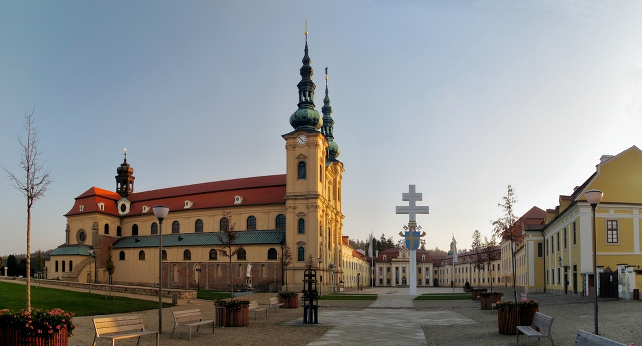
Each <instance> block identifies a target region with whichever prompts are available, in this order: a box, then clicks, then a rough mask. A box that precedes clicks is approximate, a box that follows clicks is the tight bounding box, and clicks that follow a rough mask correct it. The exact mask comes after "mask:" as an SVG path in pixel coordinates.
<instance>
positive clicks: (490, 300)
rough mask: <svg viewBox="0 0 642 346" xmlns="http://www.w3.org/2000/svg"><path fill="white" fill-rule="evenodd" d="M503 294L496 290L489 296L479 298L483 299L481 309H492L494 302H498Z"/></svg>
mask: <svg viewBox="0 0 642 346" xmlns="http://www.w3.org/2000/svg"><path fill="white" fill-rule="evenodd" d="M503 295H504V294H503V293H499V292H495V293H492V294H491V295H490V296H488V297H483V296H480V297H479V300H480V301H481V309H482V310H492V309H493V304H495V303H497V302H498V301H499V300H500V299H502V296H503Z"/></svg>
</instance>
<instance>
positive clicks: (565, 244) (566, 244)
mask: <svg viewBox="0 0 642 346" xmlns="http://www.w3.org/2000/svg"><path fill="white" fill-rule="evenodd" d="M566 238H567V237H566V228H564V250H566V249H567V248H568V240H567V239H566Z"/></svg>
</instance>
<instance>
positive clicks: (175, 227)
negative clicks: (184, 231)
mask: <svg viewBox="0 0 642 346" xmlns="http://www.w3.org/2000/svg"><path fill="white" fill-rule="evenodd" d="M180 231H181V224H180V223H179V222H178V221H174V222H172V233H180Z"/></svg>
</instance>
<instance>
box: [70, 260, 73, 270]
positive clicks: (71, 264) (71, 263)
mask: <svg viewBox="0 0 642 346" xmlns="http://www.w3.org/2000/svg"><path fill="white" fill-rule="evenodd" d="M69 271H70V272H72V271H74V262H72V261H71V260H69Z"/></svg>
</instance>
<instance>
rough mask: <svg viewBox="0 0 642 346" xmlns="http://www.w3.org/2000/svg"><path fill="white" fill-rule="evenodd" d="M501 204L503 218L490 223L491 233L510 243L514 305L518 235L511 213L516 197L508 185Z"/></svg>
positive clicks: (515, 218)
mask: <svg viewBox="0 0 642 346" xmlns="http://www.w3.org/2000/svg"><path fill="white" fill-rule="evenodd" d="M502 200H503V202H502V203H499V204H497V206H499V207H500V208H502V211H503V212H504V216H502V217H500V218H498V219H497V220H495V221H491V222H492V224H493V227H494V228H493V233H494V234H495V235H496V236H498V237H500V239H501V240H502V241H508V242H510V254H511V264H512V265H511V266H512V267H513V268H512V269H513V296H514V298H515V303H517V289H516V288H515V277H516V276H517V275H516V273H515V241H516V240H517V238H518V237H519V235H516V234H515V231H514V229H513V226H514V225H515V222H516V221H517V217H516V216H515V213H514V212H513V206H514V205H515V203H517V197H515V191H514V190H513V187H512V186H510V185H508V190H507V192H506V196H504V197H502Z"/></svg>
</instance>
